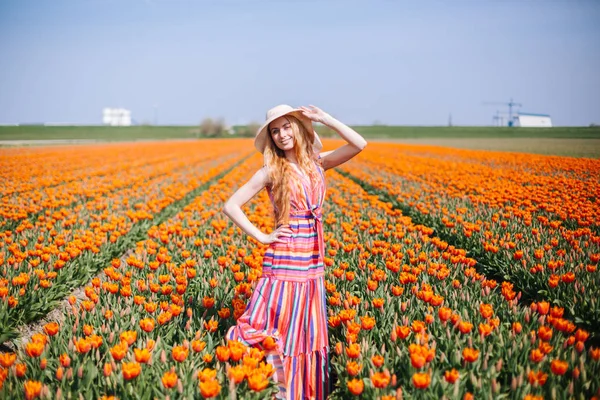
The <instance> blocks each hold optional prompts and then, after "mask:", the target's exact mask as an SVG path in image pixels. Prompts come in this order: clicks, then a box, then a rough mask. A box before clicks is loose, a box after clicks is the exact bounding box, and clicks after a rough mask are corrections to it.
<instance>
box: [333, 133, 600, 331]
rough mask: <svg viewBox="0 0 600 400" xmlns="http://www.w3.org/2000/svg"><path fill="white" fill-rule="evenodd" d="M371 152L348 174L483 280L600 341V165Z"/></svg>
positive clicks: (426, 151)
mask: <svg viewBox="0 0 600 400" xmlns="http://www.w3.org/2000/svg"><path fill="white" fill-rule="evenodd" d="M371 147H372V148H370V149H369V151H368V152H366V154H365V155H364V157H362V158H361V159H360V160H357V161H355V162H352V163H349V164H347V165H345V166H344V167H343V168H342V171H343V172H344V173H347V174H350V175H352V176H353V177H355V178H357V179H358V180H360V181H362V182H364V183H365V184H367V185H368V186H369V187H370V188H371V189H372V190H374V191H376V192H377V193H379V194H382V195H384V197H385V198H387V199H388V200H390V201H392V202H393V203H394V204H396V205H397V206H399V207H401V208H402V209H403V210H405V211H406V212H408V213H409V214H410V215H411V216H413V217H414V218H416V219H417V220H419V221H422V222H423V223H426V224H427V225H428V226H430V227H432V228H434V229H435V230H436V232H437V234H438V235H440V236H442V237H444V238H445V239H447V240H449V241H451V242H452V243H454V244H457V245H460V246H461V247H463V248H465V249H468V250H469V254H470V255H471V256H473V257H475V258H477V259H478V261H480V264H479V265H478V268H480V271H483V272H484V273H485V274H486V275H488V276H491V277H496V278H497V279H502V280H504V279H505V280H508V281H510V282H512V283H514V284H515V285H517V286H518V290H520V291H522V292H523V293H524V294H525V295H526V296H527V297H528V298H530V299H533V300H548V301H550V302H551V303H552V304H553V305H558V306H560V307H563V308H565V310H566V312H567V315H568V316H569V317H570V318H571V319H573V320H574V321H575V322H577V323H578V324H580V325H581V326H583V327H585V328H586V329H587V330H589V331H590V332H591V333H592V334H593V335H594V336H598V335H600V302H598V299H597V296H594V295H593V294H594V293H598V292H599V290H600V279H599V275H598V274H599V271H598V263H599V261H600V233H599V232H598V225H599V224H600V219H599V213H600V207H598V204H597V201H598V199H600V182H599V181H598V176H600V162H598V161H595V160H586V159H582V160H578V159H568V158H564V159H562V158H557V157H546V158H544V157H543V156H530V155H518V154H510V153H489V154H488V153H486V152H470V151H466V150H460V151H459V150H456V151H454V150H449V149H444V151H438V150H436V149H435V148H434V149H431V148H416V149H415V148H413V147H408V146H400V145H387V146H378V145H377V144H375V145H374V146H371ZM492 156H493V157H492ZM559 162H562V163H563V164H564V165H563V164H559Z"/></svg>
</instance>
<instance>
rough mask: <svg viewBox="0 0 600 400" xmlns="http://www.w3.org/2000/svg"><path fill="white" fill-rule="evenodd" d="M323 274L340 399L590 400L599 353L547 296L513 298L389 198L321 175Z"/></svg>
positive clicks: (595, 390) (511, 291) (598, 386)
mask: <svg viewBox="0 0 600 400" xmlns="http://www.w3.org/2000/svg"><path fill="white" fill-rule="evenodd" d="M331 175H332V176H331V177H332V178H333V179H330V184H329V197H328V200H329V202H330V203H331V208H330V209H329V210H328V214H327V218H328V227H329V228H328V232H329V233H328V235H329V236H330V237H329V241H328V245H329V246H328V247H329V250H328V253H329V255H330V257H331V260H329V262H328V263H329V264H331V265H332V267H331V269H330V270H329V274H328V278H329V279H328V282H327V290H328V306H329V312H330V314H331V315H330V317H329V324H330V334H329V337H330V344H331V345H332V348H333V349H334V354H335V355H334V357H333V358H332V367H333V368H334V369H335V371H336V372H337V374H338V378H339V381H338V389H337V390H338V391H337V392H336V394H337V395H339V398H348V397H350V396H351V395H358V394H361V395H363V396H365V398H386V396H389V397H388V398H393V397H395V396H400V395H401V394H402V395H403V396H405V397H409V398H422V397H425V398H441V397H443V396H444V395H445V396H446V397H451V398H463V397H472V396H474V397H475V398H499V397H502V396H510V397H511V398H525V397H527V396H543V397H556V396H557V395H558V394H559V393H560V394H562V393H563V390H565V389H566V391H567V393H568V395H567V396H568V397H574V398H589V397H590V396H592V395H594V394H596V395H598V394H600V393H598V390H599V389H600V380H599V379H598V378H597V377H598V376H600V363H599V360H600V349H598V348H590V350H589V351H587V350H586V349H585V342H586V341H587V339H588V333H587V332H586V331H584V330H582V329H577V328H576V327H575V325H574V324H573V323H572V322H571V321H568V320H566V319H564V318H563V314H564V309H562V308H560V307H550V306H549V303H547V302H541V303H535V304H532V305H531V306H528V305H522V304H519V297H520V294H519V293H516V292H515V291H514V289H513V288H512V286H511V285H510V284H509V283H504V284H502V285H499V284H498V283H497V282H495V281H493V280H490V279H486V277H485V276H483V275H481V274H478V273H477V272H476V271H475V269H474V268H473V267H474V265H475V260H474V259H472V258H470V257H467V256H466V253H467V252H466V251H465V250H464V249H460V248H456V247H454V246H450V245H449V244H448V243H446V242H444V241H442V240H440V239H439V238H436V237H435V236H432V232H433V231H432V229H430V228H428V227H425V226H422V225H415V224H414V223H413V222H412V221H411V219H410V218H407V217H405V216H403V215H402V214H401V212H400V211H399V210H397V209H394V208H392V207H391V205H390V204H389V203H385V202H382V201H380V200H379V199H378V198H377V196H373V195H372V194H369V193H367V192H365V191H364V190H363V189H362V188H361V187H360V186H358V184H356V183H354V182H352V181H350V180H349V179H346V178H343V177H341V176H340V175H337V174H335V173H333V174H331Z"/></svg>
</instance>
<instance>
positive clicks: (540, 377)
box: [527, 371, 548, 386]
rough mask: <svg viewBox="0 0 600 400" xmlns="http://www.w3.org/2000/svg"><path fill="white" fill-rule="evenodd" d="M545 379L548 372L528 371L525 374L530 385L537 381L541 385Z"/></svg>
mask: <svg viewBox="0 0 600 400" xmlns="http://www.w3.org/2000/svg"><path fill="white" fill-rule="evenodd" d="M547 379H548V374H545V373H543V372H542V371H529V373H528V374H527V380H528V381H529V384H531V385H534V384H535V383H537V384H538V385H540V386H542V385H543V384H544V383H546V380H547Z"/></svg>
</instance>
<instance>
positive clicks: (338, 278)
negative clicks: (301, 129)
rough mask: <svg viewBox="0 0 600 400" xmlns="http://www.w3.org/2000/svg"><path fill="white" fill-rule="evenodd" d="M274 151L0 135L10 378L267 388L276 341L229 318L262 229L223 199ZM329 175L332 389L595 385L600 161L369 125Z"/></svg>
mask: <svg viewBox="0 0 600 400" xmlns="http://www.w3.org/2000/svg"><path fill="white" fill-rule="evenodd" d="M324 144H325V149H326V150H327V149H333V148H335V147H336V146H338V145H339V142H333V141H331V142H328V141H325V142H324ZM262 165H263V160H262V156H261V155H260V154H259V153H257V152H256V151H255V150H254V148H253V146H252V143H251V141H249V140H244V139H232V140H225V139H223V140H221V139H216V140H206V141H197V142H162V143H143V144H142V143H137V144H133V143H120V144H98V145H94V146H71V147H45V148H44V147H40V148H16V149H0V182H1V184H0V195H1V200H0V271H1V275H0V343H2V348H1V349H0V398H1V399H4V398H7V399H8V398H10V399H23V398H25V399H34V398H43V399H80V398H83V399H154V398H157V399H165V398H169V399H197V398H216V399H230V398H231V399H265V398H271V396H272V395H273V394H274V393H276V391H277V389H276V384H275V382H274V381H273V378H272V374H273V372H274V371H273V367H272V366H271V365H270V364H267V363H266V361H265V353H266V352H268V351H270V350H272V349H273V348H275V347H276V344H275V343H274V342H273V341H269V340H265V341H264V342H263V343H262V345H259V346H257V347H252V348H247V347H245V346H244V345H242V344H241V343H238V342H226V341H225V340H224V339H223V338H224V334H225V332H226V331H227V329H228V328H229V327H231V326H232V325H233V324H235V320H236V318H238V317H239V316H240V315H241V314H242V313H243V312H244V310H245V307H246V304H247V303H248V301H249V298H250V296H251V295H252V292H253V289H254V287H255V285H256V282H257V280H258V279H259V277H260V276H261V267H262V256H263V254H264V252H265V251H266V249H267V246H264V245H262V244H260V243H258V242H256V241H255V240H253V239H252V238H249V237H247V236H246V235H245V234H243V233H242V232H241V230H240V229H239V228H237V227H236V226H235V225H234V224H233V223H232V222H231V221H230V220H229V219H228V218H227V217H226V216H225V215H224V214H223V213H222V212H221V208H222V206H223V204H224V202H225V201H226V200H227V199H228V198H229V196H231V194H232V193H233V192H234V191H235V190H236V189H237V188H238V187H239V186H241V185H242V184H244V183H245V182H246V181H247V180H248V179H249V178H250V177H251V176H252V175H253V174H254V173H255V172H256V171H257V170H258V169H259V168H260V167H261V166H262ZM326 180H327V194H326V200H325V206H324V209H323V222H324V229H325V233H324V235H325V244H326V250H325V253H326V258H325V264H326V291H327V294H326V295H327V307H328V322H329V324H328V325H329V331H328V334H329V344H330V366H331V379H330V380H331V394H330V396H329V398H331V399H351V398H357V399H358V398H364V399H441V398H447V399H496V398H509V399H554V398H556V399H563V398H564V399H571V398H574V399H589V398H600V302H599V298H600V272H599V271H598V264H599V263H600V204H599V203H600V161H599V160H594V159H584V158H581V159H576V158H567V157H553V156H536V155H530V154H519V153H501V152H489V151H472V150H458V149H449V148H440V147H432V146H415V145H410V146H409V145H401V144H389V143H385V144H384V143H369V145H368V146H367V148H366V149H365V150H364V151H363V152H362V153H360V154H359V155H358V156H357V157H356V158H355V159H353V160H352V161H350V162H348V163H346V164H344V165H342V166H340V167H338V168H335V169H332V170H329V171H327V173H326ZM244 210H245V211H246V213H247V215H248V217H249V219H250V220H251V221H252V222H253V223H254V224H255V225H256V226H258V227H259V228H260V229H261V230H263V231H264V232H269V231H271V230H272V229H273V227H274V224H273V220H272V216H271V214H272V207H271V204H270V202H269V199H268V196H267V193H266V191H264V190H263V191H262V192H261V193H260V194H259V195H258V196H256V197H255V198H254V199H252V200H251V201H249V202H248V203H247V204H246V205H245V206H244ZM57 311H60V312H57Z"/></svg>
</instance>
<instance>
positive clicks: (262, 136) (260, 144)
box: [254, 108, 323, 153]
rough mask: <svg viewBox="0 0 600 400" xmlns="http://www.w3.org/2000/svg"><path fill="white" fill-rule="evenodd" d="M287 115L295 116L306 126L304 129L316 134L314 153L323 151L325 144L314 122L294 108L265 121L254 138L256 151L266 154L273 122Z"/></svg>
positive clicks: (313, 144)
mask: <svg viewBox="0 0 600 400" xmlns="http://www.w3.org/2000/svg"><path fill="white" fill-rule="evenodd" d="M286 115H293V116H294V117H296V118H298V120H299V121H300V122H301V123H302V125H303V126H304V128H305V129H306V131H307V132H313V134H314V140H313V143H312V146H313V152H315V153H318V152H320V151H321V149H323V143H321V139H320V138H319V135H318V134H317V132H316V131H315V130H314V129H313V126H312V121H311V120H310V119H309V118H307V117H305V116H304V115H303V114H302V110H301V109H299V108H294V109H292V110H289V111H287V112H284V113H281V114H277V115H273V116H272V117H271V118H269V119H267V120H266V121H265V123H264V124H263V125H262V126H261V127H260V128H259V129H258V130H257V131H256V137H255V138H254V147H256V149H257V150H258V151H259V152H261V153H264V151H265V147H266V145H267V140H268V139H267V134H268V132H267V130H268V127H269V124H270V123H271V122H273V121H275V120H276V119H277V118H281V117H283V116H286Z"/></svg>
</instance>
